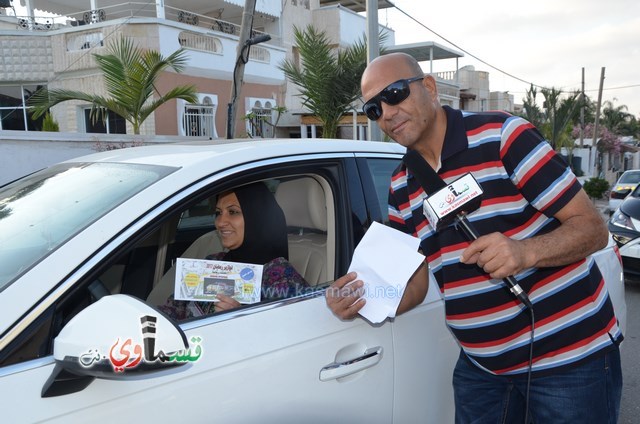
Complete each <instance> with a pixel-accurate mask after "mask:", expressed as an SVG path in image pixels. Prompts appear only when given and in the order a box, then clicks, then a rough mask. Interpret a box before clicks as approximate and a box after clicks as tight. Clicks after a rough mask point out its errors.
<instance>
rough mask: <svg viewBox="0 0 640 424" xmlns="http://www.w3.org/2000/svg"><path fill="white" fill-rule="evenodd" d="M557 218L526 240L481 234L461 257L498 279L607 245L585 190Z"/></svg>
mask: <svg viewBox="0 0 640 424" xmlns="http://www.w3.org/2000/svg"><path fill="white" fill-rule="evenodd" d="M555 218H556V219H558V220H559V221H560V226H559V227H558V228H556V229H555V230H553V231H551V232H549V233H547V234H543V235H540V236H535V237H532V238H529V239H526V240H520V241H518V240H513V239H510V238H508V237H506V236H504V235H503V234H500V233H492V234H488V235H485V236H481V237H479V238H478V240H476V241H474V242H472V243H471V244H470V245H469V246H468V247H467V249H465V251H464V252H463V254H462V257H461V258H460V260H461V262H462V263H465V264H472V263H475V264H477V265H478V266H479V267H481V268H483V269H484V270H485V272H487V273H489V274H490V275H491V277H492V278H498V279H499V278H504V277H507V276H509V275H515V274H517V273H519V272H521V271H522V270H524V269H527V268H531V267H551V266H561V265H567V264H570V263H573V262H576V261H579V260H581V259H584V258H585V257H587V256H588V255H590V254H592V253H593V252H595V251H597V250H599V249H602V248H603V247H605V246H606V245H607V241H608V237H609V232H608V230H607V227H606V226H605V224H604V220H603V219H602V217H601V216H600V213H599V212H598V210H597V209H596V208H595V206H594V205H593V203H592V202H591V200H590V199H589V197H588V196H587V194H586V193H585V192H584V190H580V191H579V192H578V193H577V194H576V195H575V196H574V197H573V199H571V201H569V203H567V204H566V205H565V206H564V207H563V208H562V209H560V211H558V213H556V215H555Z"/></svg>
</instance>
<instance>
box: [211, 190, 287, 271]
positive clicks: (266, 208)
mask: <svg viewBox="0 0 640 424" xmlns="http://www.w3.org/2000/svg"><path fill="white" fill-rule="evenodd" d="M232 191H233V193H235V195H236V197H237V198H238V202H239V203H240V209H242V216H243V218H244V240H243V241H242V244H241V245H240V247H238V248H237V249H233V250H229V251H228V252H227V253H226V254H225V255H224V258H223V260H225V261H231V262H245V263H250V264H261V265H264V264H266V263H267V262H270V261H272V260H273V259H275V258H279V257H283V258H285V259H287V260H288V259H289V247H288V244H287V223H286V221H285V218H284V212H282V209H280V205H278V202H276V199H275V197H273V194H271V192H270V191H269V189H268V188H267V186H266V185H264V183H262V182H258V183H253V184H249V185H245V186H241V187H237V188H235V189H233V190H232Z"/></svg>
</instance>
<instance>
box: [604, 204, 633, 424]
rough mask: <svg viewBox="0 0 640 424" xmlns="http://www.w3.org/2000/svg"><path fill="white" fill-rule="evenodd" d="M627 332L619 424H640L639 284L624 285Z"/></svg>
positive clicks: (624, 344)
mask: <svg viewBox="0 0 640 424" xmlns="http://www.w3.org/2000/svg"><path fill="white" fill-rule="evenodd" d="M595 205H596V207H597V208H598V210H599V211H600V213H601V214H602V217H603V219H604V220H605V221H606V220H608V219H609V213H608V210H607V202H606V201H604V200H598V201H596V202H595ZM625 299H626V303H627V330H626V334H625V339H624V342H622V345H621V347H620V355H621V359H622V378H623V383H622V403H621V404H620V419H619V420H618V424H639V423H640V355H638V352H640V281H634V280H627V281H626V283H625Z"/></svg>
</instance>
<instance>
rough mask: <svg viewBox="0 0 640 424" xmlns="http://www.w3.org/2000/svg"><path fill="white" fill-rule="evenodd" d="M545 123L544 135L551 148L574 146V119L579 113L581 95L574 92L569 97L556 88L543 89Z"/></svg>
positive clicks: (543, 127) (543, 126)
mask: <svg viewBox="0 0 640 424" xmlns="http://www.w3.org/2000/svg"><path fill="white" fill-rule="evenodd" d="M541 91H542V95H543V96H544V103H543V107H544V111H545V113H544V115H545V118H546V119H545V122H544V124H543V125H542V133H543V135H544V136H545V137H546V139H547V140H549V143H550V144H551V147H553V148H554V149H559V148H560V147H562V146H568V145H569V144H571V147H572V144H573V140H571V138H570V132H571V126H570V125H569V124H571V123H572V121H573V119H574V117H575V116H576V114H577V113H578V111H579V108H578V106H579V104H580V99H581V96H580V93H579V92H574V93H572V94H570V95H569V96H568V97H563V96H562V94H563V93H562V91H561V90H558V89H556V88H553V87H552V88H543V89H542V90H541Z"/></svg>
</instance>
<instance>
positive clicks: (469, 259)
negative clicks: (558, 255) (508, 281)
mask: <svg viewBox="0 0 640 424" xmlns="http://www.w3.org/2000/svg"><path fill="white" fill-rule="evenodd" d="M526 255H527V252H526V251H525V250H524V246H523V245H522V243H519V242H518V241H515V240H512V239H510V238H509V237H507V236H505V235H504V234H501V233H491V234H487V235H486V236H481V237H479V238H478V240H475V241H473V242H472V243H471V244H470V245H469V247H467V248H466V249H465V250H464V252H462V257H461V258H460V262H462V263H463V264H477V265H478V266H479V267H480V268H482V269H483V270H484V272H486V273H487V274H489V275H491V278H496V279H501V278H505V277H508V276H510V275H515V274H517V273H519V272H520V271H522V270H523V269H525V268H527V258H526ZM529 266H530V265H529Z"/></svg>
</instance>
